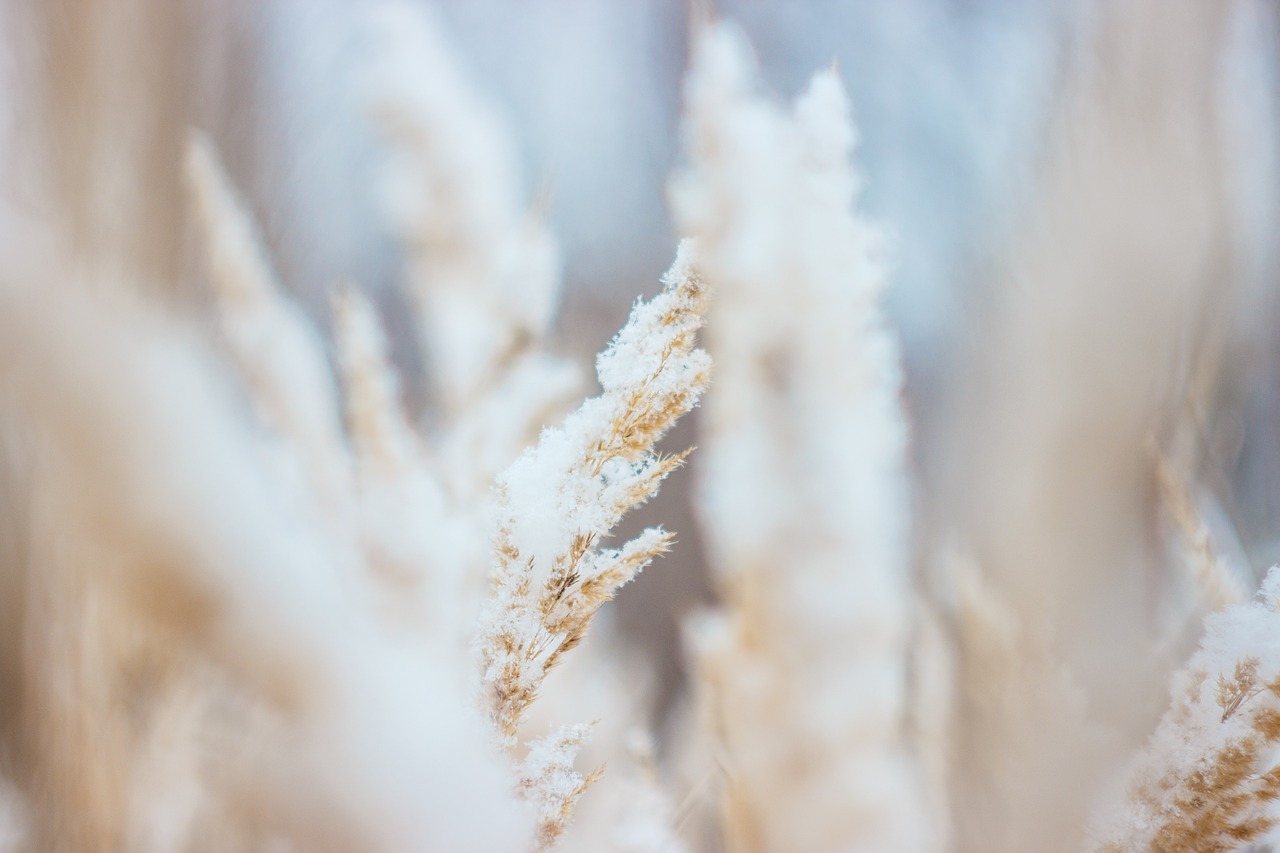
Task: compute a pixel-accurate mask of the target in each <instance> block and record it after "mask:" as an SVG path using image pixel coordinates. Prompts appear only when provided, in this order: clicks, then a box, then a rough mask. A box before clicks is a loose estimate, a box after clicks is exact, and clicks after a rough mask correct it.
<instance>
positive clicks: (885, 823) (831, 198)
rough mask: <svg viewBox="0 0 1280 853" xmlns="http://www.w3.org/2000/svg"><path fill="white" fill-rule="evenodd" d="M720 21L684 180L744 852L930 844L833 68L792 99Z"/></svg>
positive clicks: (719, 672) (704, 65)
mask: <svg viewBox="0 0 1280 853" xmlns="http://www.w3.org/2000/svg"><path fill="white" fill-rule="evenodd" d="M756 85H757V84H756V83H755V71H754V69H753V67H752V64H751V60H750V57H749V50H748V48H747V47H746V45H745V44H744V42H743V40H742V39H741V37H740V36H739V35H738V34H737V33H736V32H735V31H734V30H732V29H730V28H728V27H724V26H716V27H712V28H711V29H710V30H709V31H708V32H706V33H705V34H704V35H703V36H702V38H701V41H700V43H699V45H698V46H697V49H696V52H695V57H694V62H693V70H692V71H691V73H690V76H689V79H688V82H687V84H686V128H685V135H686V152H687V154H686V156H687V158H688V161H689V166H688V168H687V170H686V171H685V172H684V173H682V174H680V175H678V176H677V178H676V180H675V181H674V183H673V186H672V188H671V195H672V200H673V207H674V211H675V215H676V219H677V221H678V223H679V226H680V227H681V229H682V230H683V231H684V232H685V233H686V234H688V235H690V236H693V237H696V238H697V240H698V247H699V258H700V265H701V268H702V269H703V271H704V273H705V275H706V276H707V279H708V281H710V282H711V283H712V284H713V285H714V287H715V288H716V291H717V301H716V305H715V308H714V310H713V312H712V315H711V317H710V318H709V325H708V348H709V349H710V351H711V352H712V353H713V355H714V356H715V358H716V362H717V364H718V365H719V369H718V373H717V379H716V387H715V390H714V392H713V393H712V394H711V396H710V397H709V399H708V404H707V407H706V411H705V414H704V417H703V419H702V425H703V427H704V428H705V438H704V442H705V446H706V447H707V455H706V457H705V459H704V462H705V467H704V470H703V476H702V479H701V482H700V510H701V514H702V518H703V520H704V522H705V523H704V529H705V531H706V535H707V539H708V541H709V544H710V549H711V559H712V564H713V566H714V567H715V569H716V573H717V575H718V578H719V581H720V585H721V588H722V589H723V592H724V596H725V599H726V601H727V607H726V609H725V610H724V611H723V612H722V613H720V614H717V615H713V616H710V617H708V618H707V619H706V620H703V621H702V622H701V623H699V624H698V625H697V626H695V628H696V630H695V631H694V632H693V640H694V642H695V646H696V654H697V655H698V656H699V657H700V661H699V669H700V672H701V673H702V674H703V675H704V677H706V678H708V679H709V682H710V688H709V690H708V693H709V694H710V695H711V696H712V697H713V698H712V701H713V702H714V703H715V708H714V709H713V711H712V716H713V717H714V718H716V719H717V721H718V723H717V725H716V728H717V729H718V731H715V732H713V733H712V736H713V737H719V738H722V739H723V749H724V750H725V754H726V755H727V756H728V757H729V759H730V760H729V761H728V766H729V767H730V772H731V778H729V779H728V785H729V790H728V792H727V797H728V802H730V803H731V804H734V805H733V806H732V808H731V809H730V810H729V812H728V815H727V820H728V822H729V823H730V826H729V827H728V832H729V833H730V838H731V844H733V843H737V844H742V845H745V846H747V847H748V848H750V849H769V850H784V849H785V850H796V851H810V850H812V851H818V850H876V851H884V850H904V851H905V850H911V851H918V850H927V849H930V844H931V843H932V841H931V833H932V830H931V828H930V827H928V825H927V823H928V821H927V819H926V815H925V814H924V807H923V802H924V800H925V797H924V796H923V795H922V791H921V788H920V785H919V782H918V780H917V778H916V777H917V770H916V767H915V766H914V764H913V762H912V760H911V757H910V755H909V752H908V748H907V744H906V741H905V736H904V728H905V723H906V719H905V718H906V709H905V706H904V703H905V685H906V666H907V664H906V661H907V655H908V640H909V635H910V614H909V607H910V599H911V590H910V585H909V575H908V565H907V526H908V507H907V492H906V475H905V470H904V466H905V462H904V450H905V446H906V423H905V419H904V417H903V414H902V412H901V410H900V408H899V404H898V393H899V386H900V384H901V371H900V368H899V365H898V354H897V345H896V342H895V341H894V339H893V336H892V335H891V333H890V332H889V330H888V328H887V326H886V325H885V322H884V319H883V317H882V315H881V309H880V305H879V301H880V298H881V296H882V294H883V291H884V288H885V271H884V268H883V265H882V262H881V261H880V236H879V234H878V232H877V231H876V229H875V228H873V227H872V226H871V225H870V224H868V223H867V222H865V221H864V220H862V219H860V218H859V217H857V216H856V215H854V213H853V212H852V205H853V202H854V199H855V197H856V192H857V185H858V180H857V176H856V174H855V173H854V171H853V170H852V168H851V167H850V164H849V156H850V152H851V150H852V148H853V144H854V131H853V127H852V124H851V121H850V117H849V106H848V103H847V100H846V97H845V94H844V92H843V90H842V88H841V85H840V83H839V81H838V79H837V77H836V74H835V73H834V71H828V72H825V73H821V74H819V75H817V76H816V77H815V78H814V79H813V81H812V83H811V84H810V86H809V89H808V91H807V92H806V93H805V94H804V95H803V97H802V98H801V99H800V100H799V101H798V102H797V104H796V105H795V108H794V111H785V110H783V109H782V108H780V107H779V106H776V105H775V104H774V103H773V102H771V101H770V100H769V99H767V98H765V97H763V96H761V95H760V94H758V92H757V91H756Z"/></svg>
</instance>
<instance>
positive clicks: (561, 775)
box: [517, 723, 604, 850]
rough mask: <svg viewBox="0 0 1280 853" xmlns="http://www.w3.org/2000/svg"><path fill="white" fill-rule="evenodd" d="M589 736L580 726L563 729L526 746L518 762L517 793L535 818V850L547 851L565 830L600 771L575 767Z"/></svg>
mask: <svg viewBox="0 0 1280 853" xmlns="http://www.w3.org/2000/svg"><path fill="white" fill-rule="evenodd" d="M590 733H591V726H590V725H586V724H583V723H577V724H574V725H568V726H562V727H560V728H559V729H557V730H556V731H554V732H552V733H551V734H549V735H547V736H546V737H543V738H539V739H538V740H535V741H533V742H532V743H530V744H529V753H528V755H526V756H525V758H524V760H523V761H521V762H520V768H519V782H518V783H517V790H519V791H520V792H521V793H522V794H523V795H524V796H525V798H526V799H527V800H529V801H530V802H532V803H533V807H534V810H535V812H536V813H537V816H538V837H537V849H538V850H550V849H551V848H552V847H554V846H555V844H556V842H557V841H558V840H559V839H560V836H561V835H563V834H564V831H565V830H566V829H568V827H569V823H570V821H571V820H572V819H573V809H574V807H575V806H576V805H577V803H578V800H579V799H580V798H581V797H582V795H583V793H584V792H585V791H586V790H587V788H589V787H590V786H591V785H592V783H594V782H595V781H596V780H597V779H599V778H600V774H601V773H603V772H604V769H603V768H596V769H595V770H592V771H591V772H590V773H582V772H580V771H578V770H577V769H576V768H575V767H574V766H573V762H574V759H575V758H576V757H577V755H578V749H579V747H581V746H582V744H583V743H584V742H585V741H586V739H587V736H588V735H590Z"/></svg>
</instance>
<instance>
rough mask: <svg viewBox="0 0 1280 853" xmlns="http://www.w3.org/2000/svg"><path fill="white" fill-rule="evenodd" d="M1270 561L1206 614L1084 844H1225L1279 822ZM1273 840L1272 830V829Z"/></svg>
mask: <svg viewBox="0 0 1280 853" xmlns="http://www.w3.org/2000/svg"><path fill="white" fill-rule="evenodd" d="M1277 595H1280V570H1276V569H1273V570H1272V572H1271V574H1270V576H1269V577H1268V579H1267V581H1266V583H1265V584H1264V585H1263V587H1262V590H1261V591H1260V592H1259V593H1258V596H1257V600H1255V601H1252V602H1248V603H1239V604H1236V605H1234V606H1232V607H1230V608H1228V609H1227V610H1225V611H1223V612H1221V613H1216V614H1214V615H1211V616H1210V617H1209V618H1208V619H1207V620H1206V623H1205V634H1204V638H1203V639H1202V640H1201V642H1200V648H1199V650H1198V651H1197V652H1196V654H1195V655H1193V656H1192V658H1191V660H1190V661H1189V662H1188V663H1187V665H1186V667H1185V668H1184V669H1183V670H1182V671H1181V672H1180V673H1178V675H1177V677H1176V678H1175V679H1174V683H1173V703H1172V706H1171V707H1170V709H1169V711H1168V712H1167V713H1166V714H1165V715H1164V718H1163V719H1162V720H1161V721H1160V725H1159V727H1158V728H1157V729H1156V731H1155V734H1153V735H1152V737H1151V741H1150V743H1149V744H1148V745H1147V748H1146V750H1145V751H1144V752H1143V753H1142V754H1141V755H1140V756H1139V757H1138V758H1137V759H1136V760H1135V761H1134V762H1133V763H1132V765H1131V766H1130V767H1129V769H1128V770H1127V772H1126V774H1125V780H1124V786H1125V787H1124V790H1123V793H1122V794H1121V795H1120V796H1119V797H1117V798H1115V801H1114V802H1112V803H1109V804H1106V805H1105V806H1104V808H1103V810H1102V811H1101V812H1100V814H1099V817H1098V820H1097V821H1096V822H1095V826H1094V828H1093V833H1092V836H1093V837H1092V839H1091V844H1090V849H1091V850H1095V851H1102V853H1119V851H1129V850H1153V851H1154V850H1196V851H1205V853H1228V851H1233V850H1241V849H1245V848H1246V845H1249V844H1252V843H1260V842H1262V841H1264V840H1267V839H1268V838H1269V836H1270V833H1271V831H1272V830H1273V829H1275V827H1276V826H1277V825H1280V813H1277V809H1276V803H1277V801H1280V760H1278V759H1277V755H1278V754H1280V610H1278V608H1280V598H1277ZM1272 840H1274V839H1272Z"/></svg>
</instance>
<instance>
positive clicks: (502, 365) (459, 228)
mask: <svg viewBox="0 0 1280 853" xmlns="http://www.w3.org/2000/svg"><path fill="white" fill-rule="evenodd" d="M428 11H429V10H427V9H425V8H423V7H422V6H421V5H418V6H414V5H412V4H409V3H404V2H385V3H379V4H376V5H375V6H373V7H372V11H371V13H370V15H369V33H370V37H371V39H372V41H373V49H374V50H375V51H376V56H377V57H378V59H377V61H376V62H375V63H373V64H372V66H371V68H370V70H369V73H368V76H367V80H366V84H367V89H368V91H367V97H368V99H369V103H370V108H371V110H372V111H373V112H374V115H375V117H376V118H377V120H378V124H379V126H380V127H381V128H382V130H383V133H384V136H385V138H386V141H387V144H388V157H387V164H386V168H385V169H384V173H383V183H384V192H383V194H382V196H383V199H384V208H385V211H386V215H387V218H388V221H389V224H390V225H391V227H392V228H393V230H394V231H395V233H396V234H397V235H398V236H399V238H400V239H401V241H402V242H403V245H404V247H405V250H406V253H407V260H408V270H407V272H408V276H407V280H408V285H409V291H410V295H411V296H412V297H413V298H414V301H415V303H416V304H417V306H418V314H419V319H420V327H421V331H422V334H423V337H424V343H425V349H426V352H427V356H428V360H427V365H426V366H427V370H428V375H429V377H430V379H431V383H432V385H433V390H434V391H435V393H436V395H437V396H438V403H439V404H440V408H441V418H440V420H441V425H442V426H443V428H444V429H445V430H446V431H447V435H446V436H445V437H444V438H443V440H442V446H443V449H444V451H445V452H444V453H443V464H444V466H445V467H444V472H445V475H446V477H447V479H448V483H449V486H450V488H451V489H453V490H454V491H457V492H460V493H462V494H464V496H466V497H469V498H474V497H476V496H479V495H483V494H484V493H485V492H486V491H487V490H488V488H489V485H490V484H491V483H492V481H493V477H494V476H495V475H497V473H498V472H499V471H501V470H502V469H504V468H505V467H506V466H507V465H509V464H510V463H511V462H512V461H513V460H514V459H515V457H516V456H517V455H519V452H520V451H521V450H522V449H523V448H524V447H525V445H526V444H528V443H530V442H531V441H532V440H533V439H534V438H536V437H537V434H538V430H539V429H540V428H541V426H542V424H543V423H545V422H548V421H553V420H555V419H557V418H558V417H560V416H561V415H562V414H563V412H564V411H565V410H566V409H567V408H568V406H569V404H570V402H571V396H572V395H574V394H575V393H577V390H578V385H579V383H580V378H579V374H578V371H577V369H576V367H575V366H573V365H571V364H569V363H568V362H566V361H564V360H562V359H558V358H555V357H552V356H551V355H549V354H548V353H547V352H546V349H545V337H546V334H547V331H548V329H549V327H550V324H551V322H552V320H553V319H554V316H555V308H556V303H557V300H558V298H559V291H560V257H559V249H558V247H557V245H556V243H555V241H554V239H553V238H552V236H551V234H550V232H549V231H548V229H547V225H546V222H545V217H544V215H543V214H542V213H541V212H540V211H539V210H537V209H531V210H526V206H525V204H524V203H523V202H522V192H521V187H522V180H521V176H520V169H519V161H518V159H517V157H516V154H515V151H514V148H513V144H512V141H511V139H510V137H509V136H508V134H507V133H506V130H505V128H504V127H503V126H502V123H501V121H499V119H498V118H497V116H496V115H495V114H494V112H493V110H492V109H490V107H489V106H488V104H486V103H485V102H484V100H483V98H481V97H480V96H479V95H478V94H476V93H475V92H474V91H473V90H472V87H471V86H470V84H469V82H468V81H467V80H466V79H465V77H464V76H463V74H462V73H461V71H460V69H459V68H458V64H457V61H456V59H455V57H454V55H453V52H452V50H450V48H449V46H448V44H447V43H446V42H445V40H444V38H443V37H442V36H441V34H440V32H439V27H438V26H437V25H436V23H435V21H434V19H433V18H432V17H431V16H430V15H429V14H428ZM454 459H464V460H466V464H465V465H460V466H458V467H457V469H456V470H455V469H454V468H453V467H451V466H450V460H454Z"/></svg>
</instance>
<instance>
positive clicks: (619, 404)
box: [477, 246, 710, 807]
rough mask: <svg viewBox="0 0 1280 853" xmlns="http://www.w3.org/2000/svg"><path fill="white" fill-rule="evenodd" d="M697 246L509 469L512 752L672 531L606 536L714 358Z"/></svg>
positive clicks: (502, 612)
mask: <svg viewBox="0 0 1280 853" xmlns="http://www.w3.org/2000/svg"><path fill="white" fill-rule="evenodd" d="M689 255H690V249H689V247H687V246H682V247H681V250H680V252H679V254H678V256H677V258H676V262H675V264H674V265H673V267H672V269H671V271H670V272H668V273H667V275H666V276H664V278H663V282H664V289H663V291H662V293H660V294H659V295H658V296H656V297H655V298H654V299H653V300H652V301H650V302H647V303H645V302H641V303H637V305H636V306H635V307H634V308H633V309H632V312H631V316H630V318H629V319H628V321H627V323H626V325H625V326H624V327H623V328H622V330H621V331H620V332H619V333H618V335H617V337H615V338H614V340H613V342H612V343H611V344H610V345H609V347H608V348H607V349H606V350H605V352H603V353H602V354H601V355H600V357H599V358H598V359H597V365H596V368H597V374H598V376H599V379H600V384H601V386H602V387H603V389H604V390H603V393H602V394H601V395H600V396H598V397H594V398H592V399H590V400H587V401H586V402H584V403H583V404H582V406H581V407H579V409H578V410H577V411H575V412H574V413H573V414H572V415H570V416H569V418H568V419H567V420H566V421H565V424H564V426H563V427H561V428H559V429H551V430H547V431H546V432H545V433H543V436H542V439H541V440H540V441H539V443H538V445H537V446H536V447H534V448H532V449H531V450H529V451H527V452H526V453H525V455H524V456H523V457H521V459H520V460H519V461H518V462H517V463H516V464H515V465H513V466H512V467H511V468H510V469H508V470H507V472H506V473H505V474H503V475H502V477H501V478H500V479H499V483H498V491H497V532H496V537H495V541H496V548H495V565H494V571H493V576H492V581H491V592H490V598H489V602H488V604H487V606H486V610H485V613H484V615H483V617H482V620H481V626H480V633H479V637H478V640H477V645H478V648H479V654H480V663H481V678H482V682H483V685H484V688H485V695H486V697H487V704H488V710H489V713H490V715H491V717H492V719H493V721H494V725H495V727H496V729H497V731H498V733H499V735H500V737H501V739H502V742H503V744H504V747H505V748H506V749H508V750H514V749H515V746H516V744H517V740H518V734H519V731H520V726H521V723H522V722H523V720H524V717H525V714H526V711H527V709H528V707H529V705H530V703H532V702H533V701H534V699H535V698H536V697H537V694H538V691H539V689H540V687H541V685H542V682H543V679H544V678H545V676H546V674H547V672H548V671H549V670H550V669H551V668H552V667H553V666H555V664H556V663H557V661H559V659H560V657H561V656H562V655H563V654H564V653H565V652H567V651H569V650H571V649H572V648H573V647H575V646H576V645H577V644H578V643H580V642H581V641H582V638H583V637H584V635H585V633H586V631H587V628H588V626H589V625H590V623H591V619H592V617H593V616H594V615H595V613H596V612H597V611H598V610H599V608H600V607H601V606H602V605H603V604H604V603H605V602H606V601H608V600H609V599H610V598H612V597H613V596H614V594H615V593H616V592H617V591H618V589H619V588H620V587H621V586H622V585H623V584H625V583H627V582H628V581H629V580H631V579H632V578H633V577H635V575H636V573H637V572H639V571H640V570H641V569H642V568H643V567H644V566H645V565H647V564H648V563H649V561H650V560H652V559H653V558H654V557H655V556H657V555H658V554H660V553H662V552H663V551H665V550H666V548H667V547H668V545H669V543H670V535H669V534H667V533H665V532H664V531H662V530H660V529H650V530H646V531H645V532H643V533H642V534H640V536H638V537H636V538H635V539H633V540H632V541H630V542H628V543H627V544H625V545H623V546H622V547H620V548H618V549H603V548H601V547H600V542H601V540H602V539H603V538H604V537H605V536H607V535H608V533H609V531H610V530H611V529H612V528H613V526H614V525H615V524H617V522H618V521H619V520H620V519H621V518H622V516H623V514H624V513H626V512H627V511H628V510H630V509H631V508H633V507H634V506H636V505H638V504H639V503H641V502H643V501H645V500H647V499H649V498H650V497H652V496H653V494H654V493H655V492H656V491H657V488H658V486H659V483H660V480H661V479H662V477H663V476H665V475H666V474H667V473H669V472H670V471H671V470H673V468H674V467H675V465H676V463H675V462H673V461H672V459H671V458H666V457H661V456H659V455H658V454H657V453H656V452H655V450H654V444H655V443H656V442H657V441H658V440H659V439H660V438H661V437H662V436H663V435H664V434H665V433H666V432H667V430H668V429H670V427H671V426H672V425H673V424H674V423H675V421H676V420H677V419H678V418H679V417H680V416H681V415H683V414H685V413H687V412H688V411H689V410H690V409H691V408H692V407H693V406H694V404H695V403H696V402H697V399H698V395H699V394H700V393H701V392H702V389H703V388H704V387H705V385H706V383H707V379H708V374H709V371H710V360H709V359H708V357H707V356H706V354H705V353H704V352H702V351H701V350H699V349H697V348H695V346H694V336H695V332H696V331H697V329H698V328H699V327H700V326H701V325H702V312H703V311H704V310H705V307H706V300H707V292H706V288H705V286H704V285H703V283H702V280H701V278H700V277H699V275H698V273H697V272H696V270H695V269H694V268H693V266H692V265H691V262H690V257H689ZM575 796H576V795H575ZM570 807H571V805H570Z"/></svg>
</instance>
